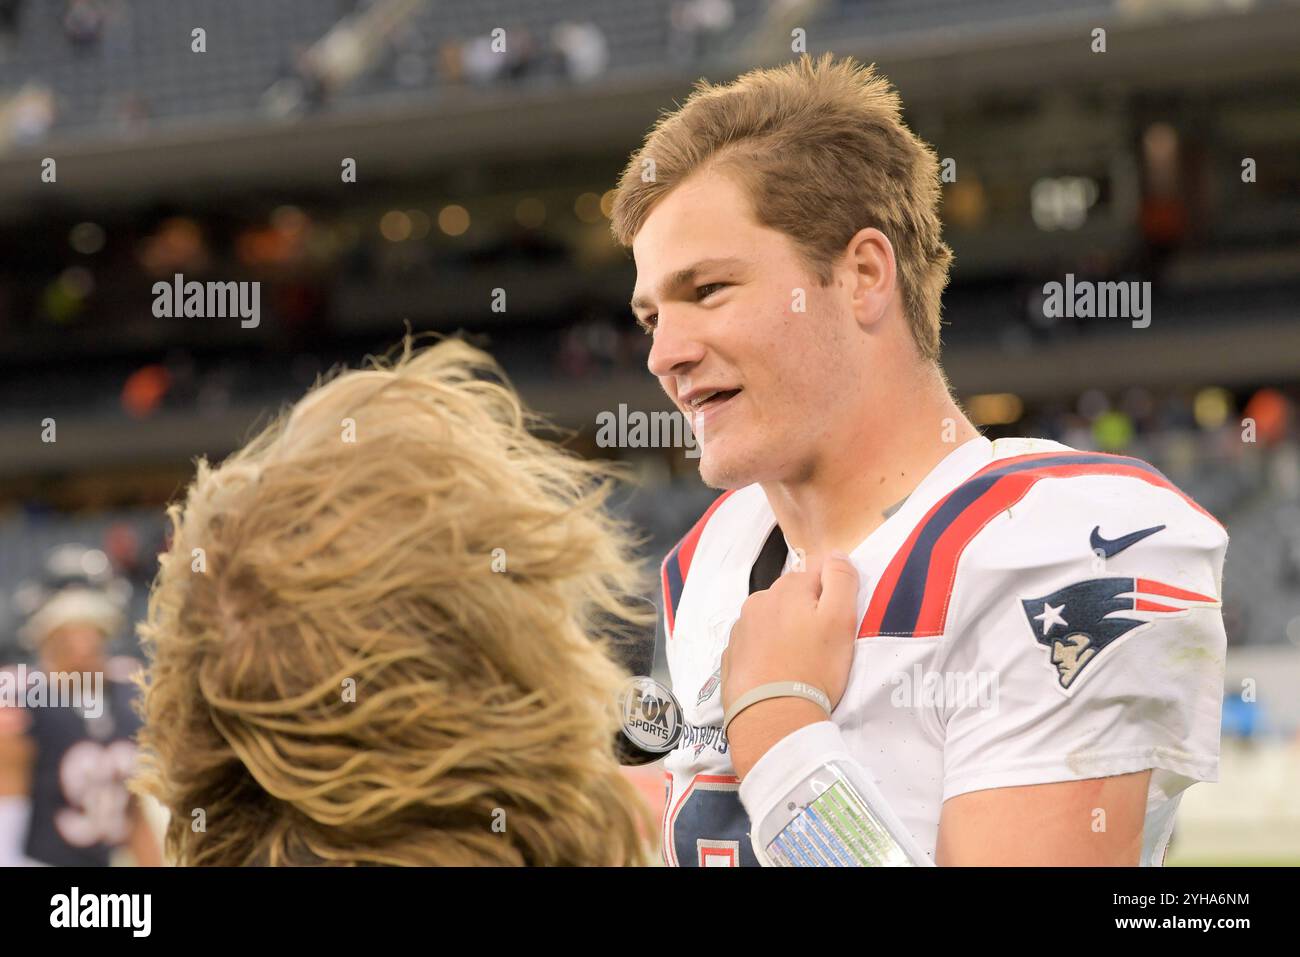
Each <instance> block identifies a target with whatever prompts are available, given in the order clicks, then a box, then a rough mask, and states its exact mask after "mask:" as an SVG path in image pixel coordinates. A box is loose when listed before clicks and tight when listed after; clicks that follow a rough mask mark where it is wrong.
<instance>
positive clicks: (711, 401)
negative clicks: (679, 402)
mask: <svg viewBox="0 0 1300 957" xmlns="http://www.w3.org/2000/svg"><path fill="white" fill-rule="evenodd" d="M739 393H740V390H739V389H720V390H718V391H715V392H701V393H699V394H698V395H696V396H693V397H692V398H691V400H690V401H689V402H687V403H686V407H687V408H688V409H689V410H690V411H691V413H692V414H694V415H698V414H699V413H701V412H706V411H708V410H709V409H713V408H716V407H718V406H720V405H722V403H724V402H726V401H727V400H728V399H730V398H732V397H734V396H736V395H738V394H739Z"/></svg>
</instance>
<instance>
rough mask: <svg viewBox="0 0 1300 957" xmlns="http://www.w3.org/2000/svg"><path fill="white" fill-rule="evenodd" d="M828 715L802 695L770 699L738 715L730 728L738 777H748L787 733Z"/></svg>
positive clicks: (728, 733) (732, 760) (729, 739)
mask: <svg viewBox="0 0 1300 957" xmlns="http://www.w3.org/2000/svg"><path fill="white" fill-rule="evenodd" d="M825 720H826V714H825V713H824V712H823V711H822V710H821V708H819V707H817V705H815V704H813V703H812V702H811V701H805V700H803V699H802V698H768V699H767V700H765V701H760V702H758V703H757V704H754V705H750V706H749V707H748V708H746V709H745V710H744V711H742V712H740V714H738V715H736V717H735V719H734V720H733V721H732V722H731V726H730V727H729V728H728V729H727V747H728V750H729V751H730V753H731V764H732V767H734V768H735V770H736V776H737V777H738V778H740V779H741V780H744V777H745V775H746V774H748V773H749V769H750V768H752V767H753V766H754V765H755V764H757V763H758V760H759V758H761V757H762V756H763V755H764V754H766V753H767V752H768V750H769V749H770V748H771V747H772V746H773V745H774V744H776V743H777V742H778V741H780V740H781V739H782V738H784V737H786V735H789V734H792V733H793V732H795V731H798V730H799V729H800V728H803V727H806V726H807V725H810V724H816V723H817V722H819V721H825Z"/></svg>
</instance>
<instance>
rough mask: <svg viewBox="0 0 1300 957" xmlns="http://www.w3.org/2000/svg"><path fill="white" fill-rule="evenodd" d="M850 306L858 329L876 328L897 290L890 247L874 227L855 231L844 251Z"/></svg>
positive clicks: (895, 268) (896, 276) (891, 248)
mask: <svg viewBox="0 0 1300 957" xmlns="http://www.w3.org/2000/svg"><path fill="white" fill-rule="evenodd" d="M844 262H845V264H846V274H847V275H848V278H849V283H850V298H849V301H850V306H851V308H852V310H853V317H854V319H855V321H856V322H857V324H858V325H859V327H861V328H863V329H869V328H872V327H874V326H876V325H877V324H878V323H879V322H880V320H881V319H883V318H884V316H885V314H886V313H887V312H888V310H889V305H890V303H891V302H892V301H893V299H894V294H895V292H896V290H897V287H898V275H897V269H898V266H897V260H896V259H895V257H894V246H893V244H892V243H891V242H890V241H889V237H887V236H886V235H885V234H884V233H882V232H881V231H880V230H879V229H876V228H875V227H874V226H867V227H864V228H863V229H859V230H858V231H857V232H856V233H854V234H853V238H852V239H850V240H849V242H848V246H847V247H846V248H845V257H844Z"/></svg>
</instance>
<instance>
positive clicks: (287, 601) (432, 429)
mask: <svg viewBox="0 0 1300 957" xmlns="http://www.w3.org/2000/svg"><path fill="white" fill-rule="evenodd" d="M534 421H535V420H533V419H531V418H530V417H529V415H528V414H527V413H526V412H524V411H523V410H521V407H520V404H519V401H518V399H517V398H516V397H515V394H514V393H513V391H512V390H511V389H510V387H509V385H508V384H504V379H503V377H502V376H501V373H500V371H499V369H498V368H497V367H496V366H495V364H494V363H493V362H492V360H491V359H490V358H488V356H486V355H485V354H484V353H482V352H479V351H477V350H475V349H473V348H471V347H470V346H468V345H466V344H464V343H463V342H460V341H456V340H450V341H446V342H442V343H439V344H437V345H435V346H433V347H431V348H427V349H424V350H422V351H417V350H415V349H413V347H412V343H411V341H410V339H409V337H408V338H407V340H406V342H405V344H404V348H403V350H402V352H401V355H400V356H399V357H398V358H397V360H396V361H395V362H389V361H376V362H374V363H373V366H372V367H371V368H367V369H364V370H360V371H351V372H346V373H344V374H341V375H338V376H337V377H335V378H333V379H332V380H331V381H328V382H326V383H324V384H319V385H318V386H317V387H316V388H315V389H314V390H313V391H311V392H310V393H309V394H308V395H307V396H306V397H305V398H304V399H303V400H302V401H300V402H299V403H298V404H297V405H296V406H295V407H294V408H293V409H292V410H291V411H290V413H289V414H287V415H284V416H281V417H280V419H279V420H278V421H276V422H275V423H273V424H272V425H270V426H269V427H268V428H266V429H265V430H264V431H263V432H262V433H261V434H260V435H258V436H257V437H256V438H255V439H253V441H252V442H250V443H249V444H248V445H247V446H246V447H245V448H244V449H242V450H241V451H239V452H237V453H235V454H234V455H232V456H231V457H230V458H228V459H227V460H226V461H225V462H223V463H222V464H221V465H219V466H215V467H214V466H212V465H210V464H208V463H207V462H206V461H204V460H200V461H199V462H198V470H197V475H196V477H195V479H194V481H193V483H192V484H191V485H190V487H189V489H188V492H187V495H186V497H185V501H184V503H183V504H182V505H175V504H174V505H172V506H171V507H170V508H169V510H168V516H169V518H170V521H171V523H172V541H171V545H170V548H169V549H168V551H167V552H166V553H165V554H164V555H162V556H160V561H161V568H160V571H159V573H158V577H157V580H156V581H155V583H154V586H153V591H152V593H151V595H150V598H149V613H148V618H147V621H146V622H144V623H143V624H141V626H140V634H141V638H142V640H143V642H144V644H145V648H146V650H147V652H148V654H149V658H150V662H149V668H148V671H147V674H146V675H145V677H144V679H143V694H142V703H141V706H140V707H141V712H142V716H143V718H144V721H145V725H144V728H143V730H142V732H141V734H140V745H141V752H142V758H141V761H142V764H141V772H140V774H139V775H138V777H137V778H136V780H135V781H134V782H133V787H134V788H135V789H136V790H137V791H139V792H141V793H147V794H152V795H153V796H154V797H156V798H158V799H159V801H160V802H161V803H162V804H163V805H164V807H166V808H167V810H168V811H169V812H170V821H169V824H168V827H167V835H166V847H167V853H168V857H169V858H171V859H173V860H174V861H175V862H176V863H179V864H268V865H299V864H394V865H403V864H411V865H420V864H450V865H465V864H535V865H547V864H636V863H644V862H645V860H646V859H647V854H648V853H649V850H650V849H649V848H648V847H647V845H646V843H645V842H646V839H647V836H648V835H649V834H652V833H653V832H654V830H655V828H654V826H653V823H652V822H651V821H650V819H649V812H648V810H647V809H646V808H645V806H644V804H643V803H642V801H641V799H640V798H639V796H638V794H637V792H636V790H635V789H634V787H633V786H632V785H631V784H630V783H629V782H628V781H627V779H626V778H624V777H623V776H622V774H621V773H620V772H619V769H618V766H617V764H616V761H615V759H614V756H613V753H612V743H613V735H614V733H615V729H616V728H617V726H618V722H617V717H616V714H615V705H614V700H615V696H616V692H617V688H618V686H619V684H620V682H621V678H622V672H621V671H620V670H619V668H618V667H617V666H616V665H615V664H614V663H613V661H612V660H611V658H610V657H609V655H608V653H607V650H608V646H607V644H606V643H605V642H604V641H603V640H602V639H601V637H600V632H601V629H602V627H608V623H609V622H611V621H615V622H617V621H622V622H627V621H629V620H633V619H634V618H635V615H636V612H635V611H634V610H632V609H633V606H632V605H630V604H629V602H628V600H627V599H626V597H625V596H627V595H632V594H635V593H637V591H638V589H639V587H640V586H641V581H640V579H639V572H638V569H637V566H636V565H635V564H634V562H633V560H632V557H631V552H632V545H633V542H632V541H631V538H630V535H629V532H628V530H627V529H626V528H625V527H624V526H622V525H620V524H618V523H617V522H615V521H614V520H613V519H612V518H611V517H610V516H609V514H608V513H607V511H606V508H605V503H606V497H607V495H608V493H609V490H610V481H609V478H610V473H609V472H608V471H607V470H606V469H604V468H603V467H601V466H599V465H597V464H595V463H591V462H586V461H583V460H581V459H579V458H577V457H575V456H572V455H570V454H567V453H565V452H563V451H561V450H559V449H558V448H556V447H555V446H554V445H551V444H549V443H547V442H546V441H544V440H542V439H541V438H538V437H536V436H535V435H533V434H531V433H530V431H529V428H528V426H529V425H530V424H534ZM602 622H604V623H607V624H606V625H605V626H602V624H601V623H602ZM199 812H201V814H200V813H199ZM198 821H202V824H203V826H202V827H199V826H198V825H197V824H196V822H198Z"/></svg>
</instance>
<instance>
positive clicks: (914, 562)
mask: <svg viewBox="0 0 1300 957" xmlns="http://www.w3.org/2000/svg"><path fill="white" fill-rule="evenodd" d="M1079 465H1111V466H1115V465H1123V466H1125V467H1128V468H1133V469H1139V470H1141V471H1144V472H1149V473H1150V474H1151V475H1153V476H1155V477H1156V478H1159V479H1160V480H1162V481H1165V482H1168V479H1166V478H1165V476H1164V475H1163V474H1162V473H1161V472H1160V471H1159V469H1157V468H1155V466H1153V465H1150V464H1148V463H1147V462H1143V461H1142V460H1140V459H1134V458H1129V457H1127V456H1121V455H1104V454H1090V453H1087V452H1075V453H1068V454H1060V455H1053V454H1051V453H1045V454H1044V455H1043V456H1042V457H1038V456H1033V457H1030V458H1027V459H1022V460H1020V461H1015V462H1011V463H1009V464H1007V465H1003V466H998V467H994V468H992V469H990V470H988V471H985V472H981V473H980V474H978V475H976V476H974V477H972V478H970V479H968V480H967V481H965V482H963V483H962V484H961V485H959V486H957V488H955V489H953V491H952V492H950V493H949V494H948V496H947V497H946V498H945V499H944V500H943V502H942V503H941V504H940V506H939V508H938V510H937V511H936V512H935V513H934V514H933V515H931V516H930V519H929V521H927V522H926V523H925V525H924V526H923V527H922V528H921V530H920V534H919V535H917V537H916V541H915V542H914V544H913V545H912V550H911V553H910V554H909V555H908V556H907V560H906V562H905V563H904V565H903V569H902V572H901V574H900V575H899V579H898V583H897V584H896V585H895V586H894V592H893V594H892V595H891V596H890V598H889V604H888V605H887V606H886V608H885V615H884V619H883V621H882V622H881V627H880V634H882V635H911V634H915V632H916V628H917V622H918V620H919V618H920V616H921V604H922V602H923V600H924V598H925V591H926V588H927V586H928V584H929V582H928V578H929V572H930V563H931V558H932V556H933V553H934V546H935V543H936V542H938V540H939V538H940V536H941V535H943V533H944V532H945V531H947V530H948V527H949V526H950V525H952V523H953V522H954V521H956V519H957V517H958V516H959V515H961V514H962V513H963V512H964V511H966V509H967V508H969V507H970V506H971V505H973V504H974V503H975V502H977V501H979V499H981V498H982V497H983V496H984V495H986V494H987V493H988V492H989V490H990V489H992V488H993V486H994V485H996V484H997V483H998V481H999V480H1000V479H1002V478H1004V477H1006V476H1008V475H1014V474H1016V473H1018V472H1027V471H1030V470H1033V469H1050V468H1053V467H1056V466H1079Z"/></svg>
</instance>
